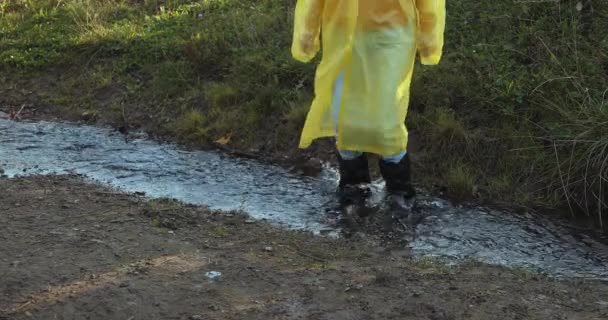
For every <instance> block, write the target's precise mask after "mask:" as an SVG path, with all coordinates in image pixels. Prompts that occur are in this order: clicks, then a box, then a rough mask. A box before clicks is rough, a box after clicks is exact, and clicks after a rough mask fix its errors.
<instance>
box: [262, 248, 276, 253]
mask: <svg viewBox="0 0 608 320" xmlns="http://www.w3.org/2000/svg"><path fill="white" fill-rule="evenodd" d="M264 251H266V252H272V251H274V249H273V248H272V247H265V248H264Z"/></svg>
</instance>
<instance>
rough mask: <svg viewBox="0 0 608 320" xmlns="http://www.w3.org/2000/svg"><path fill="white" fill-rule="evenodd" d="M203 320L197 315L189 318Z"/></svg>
mask: <svg viewBox="0 0 608 320" xmlns="http://www.w3.org/2000/svg"><path fill="white" fill-rule="evenodd" d="M203 319H204V318H203V316H201V315H198V314H197V315H194V316H191V317H190V320H203Z"/></svg>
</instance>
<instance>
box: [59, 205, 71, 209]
mask: <svg viewBox="0 0 608 320" xmlns="http://www.w3.org/2000/svg"><path fill="white" fill-rule="evenodd" d="M69 208H70V206H69V205H67V204H62V205H61V209H69Z"/></svg>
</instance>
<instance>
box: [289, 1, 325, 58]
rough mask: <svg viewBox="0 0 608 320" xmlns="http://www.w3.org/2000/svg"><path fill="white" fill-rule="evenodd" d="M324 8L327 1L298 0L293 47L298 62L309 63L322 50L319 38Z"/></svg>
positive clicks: (293, 53) (292, 50) (292, 52)
mask: <svg viewBox="0 0 608 320" xmlns="http://www.w3.org/2000/svg"><path fill="white" fill-rule="evenodd" d="M324 6H325V0H298V2H297V4H296V12H295V17H294V30H293V43H292V46H291V54H292V55H293V57H294V58H295V59H296V60H299V61H302V62H309V61H310V60H312V59H313V58H314V57H315V56H316V55H317V53H318V52H319V50H320V49H321V43H320V40H319V37H320V33H321V19H322V16H323V8H324Z"/></svg>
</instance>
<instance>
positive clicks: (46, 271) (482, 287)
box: [0, 176, 608, 320]
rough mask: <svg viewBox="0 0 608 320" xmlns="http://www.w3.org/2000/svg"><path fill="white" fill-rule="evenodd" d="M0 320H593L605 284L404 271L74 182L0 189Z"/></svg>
mask: <svg viewBox="0 0 608 320" xmlns="http://www.w3.org/2000/svg"><path fill="white" fill-rule="evenodd" d="M213 272H219V273H221V275H219V274H215V273H213ZM213 276H218V277H217V278H215V279H211V278H213ZM0 319H3V320H4V319H104V320H109V319H124V320H136V319H142V320H143V319H146V320H148V319H264V320H266V319H332V320H339V319H428V320H448V319H480V320H481V319H483V320H488V319H522V320H523V319H535V320H536V319H581V320H594V319H598V320H599V319H608V285H606V284H603V283H600V282H583V281H580V280H579V281H557V280H552V279H548V278H545V277H542V276H538V275H534V274H530V273H526V272H523V271H518V270H508V269H504V268H500V267H492V266H486V265H482V264H476V263H471V264H467V265H463V266H460V267H446V266H443V265H441V264H439V263H437V262H433V261H431V260H424V261H413V260H411V259H410V258H409V257H408V253H407V251H405V250H394V249H389V248H385V247H382V246H380V245H378V244H376V243H374V241H372V240H365V239H358V240H332V239H325V238H321V237H313V236H311V235H309V234H304V233H298V232H292V231H284V230H279V229H277V228H274V227H272V226H270V225H267V224H264V223H262V222H254V221H251V220H248V218H247V217H244V216H242V215H239V214H224V213H216V212H210V211H209V210H206V209H204V208H198V207H190V206H185V205H183V204H180V203H176V202H172V201H148V200H146V199H143V198H142V197H140V196H137V195H128V194H122V193H118V192H115V191H112V190H108V189H104V188H102V187H99V186H96V185H93V184H89V183H85V182H83V181H81V180H80V179H78V178H77V177H65V176H62V177H35V178H18V179H7V178H0Z"/></svg>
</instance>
